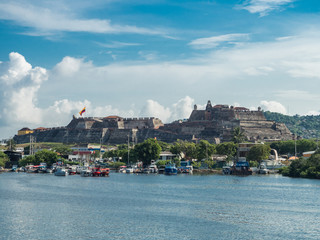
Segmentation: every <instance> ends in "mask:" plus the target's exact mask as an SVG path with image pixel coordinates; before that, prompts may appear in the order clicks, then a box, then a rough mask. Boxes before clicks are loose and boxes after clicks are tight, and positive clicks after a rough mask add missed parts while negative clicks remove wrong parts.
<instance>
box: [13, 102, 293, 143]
mask: <svg viewBox="0 0 320 240" xmlns="http://www.w3.org/2000/svg"><path fill="white" fill-rule="evenodd" d="M236 127H240V128H241V129H242V130H243V131H244V134H245V135H246V137H247V140H248V141H257V140H263V141H268V140H270V139H277V140H288V139H292V134H291V132H290V131H289V130H288V128H287V127H286V126H285V125H284V124H282V123H275V122H273V121H267V120H266V119H265V117H264V115H263V111H261V109H260V108H258V110H257V111H251V110H249V109H247V108H243V107H232V106H228V105H216V106H212V105H211V102H210V101H208V104H207V106H206V109H205V110H197V107H196V106H195V108H194V110H193V111H192V113H191V115H190V118H189V119H188V120H186V121H175V122H173V123H170V124H163V123H162V121H161V120H160V119H158V118H154V117H150V118H122V117H119V116H109V117H105V118H97V117H90V118H76V117H73V119H72V120H71V122H70V123H69V124H68V125H67V126H66V127H61V128H51V129H45V130H44V129H43V130H42V131H35V132H34V133H32V134H31V135H32V136H34V137H35V138H36V141H37V142H64V143H99V142H102V143H103V144H119V143H127V142H128V140H129V141H133V142H136V143H138V142H142V141H144V140H146V139H148V138H157V139H158V140H161V141H164V142H174V141H176V140H177V139H181V140H186V141H196V140H199V139H205V140H208V141H210V142H220V141H221V142H224V141H231V139H232V132H233V130H234V128H236ZM14 139H15V141H16V142H17V143H26V142H29V141H30V134H26V135H21V136H18V135H16V136H15V137H14Z"/></svg>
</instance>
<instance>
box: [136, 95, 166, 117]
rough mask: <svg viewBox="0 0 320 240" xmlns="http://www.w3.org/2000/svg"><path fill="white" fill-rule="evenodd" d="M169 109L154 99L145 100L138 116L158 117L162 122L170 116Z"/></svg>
mask: <svg viewBox="0 0 320 240" xmlns="http://www.w3.org/2000/svg"><path fill="white" fill-rule="evenodd" d="M171 114H172V112H171V110H170V109H169V108H166V107H164V106H162V105H161V104H159V103H158V102H156V101H154V100H151V99H149V100H147V102H146V104H145V106H144V107H143V108H142V110H141V112H140V116H142V117H151V116H153V117H157V118H160V119H161V120H162V121H163V122H168V120H169V119H170V117H171Z"/></svg>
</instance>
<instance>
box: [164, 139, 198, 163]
mask: <svg viewBox="0 0 320 240" xmlns="http://www.w3.org/2000/svg"><path fill="white" fill-rule="evenodd" d="M170 152H172V153H173V154H176V155H178V156H180V157H184V158H185V159H187V160H191V159H193V158H196V157H197V150H196V145H195V144H194V143H193V142H188V141H182V140H178V141H176V142H175V143H174V144H173V145H172V146H171V147H170Z"/></svg>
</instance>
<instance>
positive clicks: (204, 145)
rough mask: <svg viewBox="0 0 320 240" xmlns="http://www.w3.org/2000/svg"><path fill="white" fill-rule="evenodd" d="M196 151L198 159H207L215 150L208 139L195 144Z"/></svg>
mask: <svg viewBox="0 0 320 240" xmlns="http://www.w3.org/2000/svg"><path fill="white" fill-rule="evenodd" d="M196 151H197V159H198V160H202V159H206V160H208V159H209V158H210V157H211V156H212V155H213V154H214V153H215V152H216V148H215V146H214V145H213V144H210V143H209V142H208V141H206V140H201V141H200V142H199V143H198V144H197V145H196Z"/></svg>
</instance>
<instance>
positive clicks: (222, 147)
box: [216, 142, 237, 160]
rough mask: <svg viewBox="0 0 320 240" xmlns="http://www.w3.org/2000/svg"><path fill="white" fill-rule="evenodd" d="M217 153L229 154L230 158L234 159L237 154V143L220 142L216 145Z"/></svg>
mask: <svg viewBox="0 0 320 240" xmlns="http://www.w3.org/2000/svg"><path fill="white" fill-rule="evenodd" d="M216 150H217V154H219V155H227V156H228V160H230V159H232V158H233V157H235V156H236V154H237V145H236V144H235V143H234V142H225V143H220V144H218V145H217V146H216Z"/></svg>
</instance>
